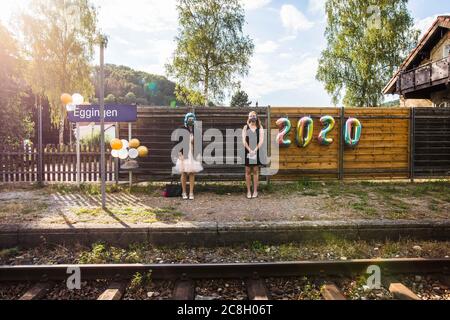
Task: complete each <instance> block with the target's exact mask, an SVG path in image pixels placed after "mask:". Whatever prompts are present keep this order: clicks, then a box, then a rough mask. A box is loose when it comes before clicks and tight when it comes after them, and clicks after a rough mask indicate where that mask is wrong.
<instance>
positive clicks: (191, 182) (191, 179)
mask: <svg viewBox="0 0 450 320" xmlns="http://www.w3.org/2000/svg"><path fill="white" fill-rule="evenodd" d="M194 187H195V174H193V173H191V174H189V191H190V193H189V195H190V196H192V197H193V196H194Z"/></svg>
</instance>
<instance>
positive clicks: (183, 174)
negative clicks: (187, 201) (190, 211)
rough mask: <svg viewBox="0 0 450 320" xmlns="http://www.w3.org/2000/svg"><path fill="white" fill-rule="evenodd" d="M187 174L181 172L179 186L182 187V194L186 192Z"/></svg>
mask: <svg viewBox="0 0 450 320" xmlns="http://www.w3.org/2000/svg"><path fill="white" fill-rule="evenodd" d="M186 184H187V174H186V173H182V174H181V188H182V189H183V196H184V195H186V193H187V190H186V189H187V186H186Z"/></svg>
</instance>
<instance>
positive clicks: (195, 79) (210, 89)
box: [167, 0, 254, 105]
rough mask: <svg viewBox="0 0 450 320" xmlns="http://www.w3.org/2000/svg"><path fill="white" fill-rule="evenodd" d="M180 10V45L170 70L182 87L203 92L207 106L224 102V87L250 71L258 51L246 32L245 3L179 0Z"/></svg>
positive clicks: (178, 37)
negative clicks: (255, 52)
mask: <svg viewBox="0 0 450 320" xmlns="http://www.w3.org/2000/svg"><path fill="white" fill-rule="evenodd" d="M177 9H178V14H179V24H180V28H179V33H178V36H177V37H176V42H177V48H176V50H175V53H174V56H173V60H172V63H171V64H170V65H168V66H167V71H168V73H169V74H170V75H172V76H174V77H175V78H176V79H177V80H178V82H179V84H180V86H181V87H182V88H186V89H187V90H189V91H190V92H198V91H200V92H202V95H203V98H204V105H208V103H209V101H211V100H216V101H218V102H221V101H222V100H223V98H224V90H225V89H227V88H230V87H232V86H233V85H234V84H235V82H236V78H237V77H239V76H245V75H247V74H248V70H249V59H250V57H251V56H252V54H253V50H254V45H253V42H252V40H251V39H250V38H249V37H248V36H246V35H244V33H243V26H244V23H245V14H244V9H243V7H242V4H241V2H240V0H227V1H223V0H178V5H177ZM189 100H196V98H195V99H193V98H189Z"/></svg>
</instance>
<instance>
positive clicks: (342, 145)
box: [338, 107, 345, 180]
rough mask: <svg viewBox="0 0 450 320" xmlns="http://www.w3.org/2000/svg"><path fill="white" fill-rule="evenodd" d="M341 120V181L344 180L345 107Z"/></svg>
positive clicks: (342, 109)
mask: <svg viewBox="0 0 450 320" xmlns="http://www.w3.org/2000/svg"><path fill="white" fill-rule="evenodd" d="M340 112H341V114H340V118H339V126H340V132H339V173H338V176H339V180H343V179H344V148H345V144H344V129H345V109H344V107H342V108H341V110H340Z"/></svg>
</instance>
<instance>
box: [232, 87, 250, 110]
mask: <svg viewBox="0 0 450 320" xmlns="http://www.w3.org/2000/svg"><path fill="white" fill-rule="evenodd" d="M251 104H252V102H251V101H249V100H248V94H247V93H246V92H245V91H243V90H238V91H237V92H236V93H235V94H234V95H233V97H232V98H231V106H232V107H250V105H251Z"/></svg>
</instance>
